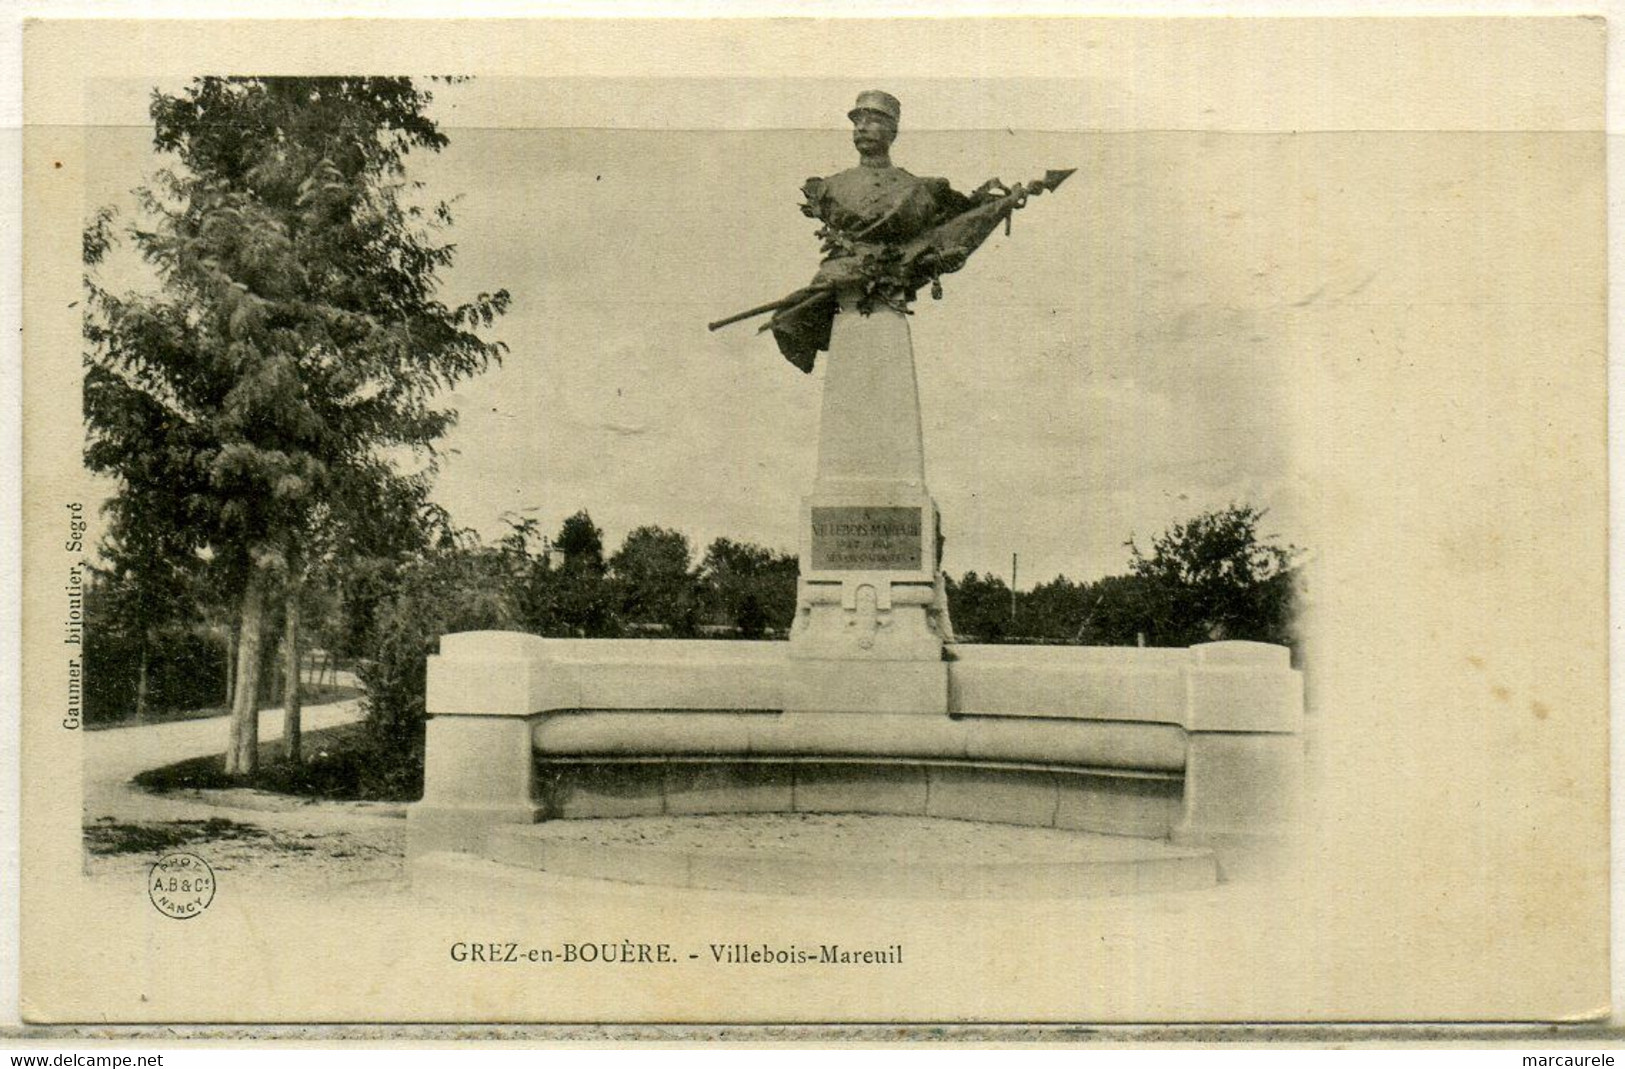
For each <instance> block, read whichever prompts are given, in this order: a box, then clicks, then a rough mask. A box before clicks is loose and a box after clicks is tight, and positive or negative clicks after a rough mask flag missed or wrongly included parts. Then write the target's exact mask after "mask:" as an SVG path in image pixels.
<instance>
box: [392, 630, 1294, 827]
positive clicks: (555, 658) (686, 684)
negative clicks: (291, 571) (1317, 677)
mask: <svg viewBox="0 0 1625 1069" xmlns="http://www.w3.org/2000/svg"><path fill="white" fill-rule="evenodd" d="M951 651H952V657H951V659H949V660H945V661H943V662H941V663H928V662H860V663H846V662H836V661H796V660H793V659H791V657H790V656H789V650H788V644H787V643H782V642H727V641H693V642H684V641H673V640H659V639H648V640H570V639H543V638H539V637H537V636H533V635H525V634H518V633H511V632H470V633H464V634H457V635H447V636H445V637H444V638H443V639H442V640H441V652H440V654H439V655H438V656H435V657H431V658H430V662H429V689H428V705H427V707H428V711H429V713H430V716H431V719H430V721H429V725H428V750H427V759H426V769H425V789H424V798H423V801H422V802H421V803H419V804H418V805H416V806H414V807H413V809H412V811H411V824H410V827H411V844H412V849H413V851H414V852H421V851H426V850H447V849H450V850H464V851H480V850H482V849H483V845H482V844H483V841H484V838H485V833H486V831H487V830H489V829H490V828H491V827H492V826H493V825H500V824H505V823H530V822H534V821H537V820H544V819H553V818H574V817H592V816H627V815H643V814H654V813H703V812H834V811H851V812H874V813H888V814H917V815H927V816H947V817H959V818H963V819H977V820H994V821H1003V822H1008V823H1019V824H1036V825H1045V826H1054V827H1064V828H1076V829H1079V830H1088V831H1105V832H1113V833H1118V834H1136V835H1146V836H1151V837H1159V838H1160V837H1166V838H1173V839H1177V840H1180V841H1183V842H1198V843H1204V844H1212V845H1224V844H1226V843H1227V842H1233V841H1237V840H1250V839H1258V838H1268V837H1270V836H1272V835H1275V834H1277V833H1278V832H1280V831H1281V830H1282V829H1283V828H1284V827H1285V825H1286V824H1287V823H1288V822H1289V820H1290V813H1291V808H1292V804H1293V799H1294V796H1295V793H1296V787H1297V785H1298V778H1299V775H1300V773H1301V755H1302V749H1301V739H1300V735H1299V732H1300V728H1301V721H1302V708H1303V698H1302V682H1301V677H1300V675H1299V673H1297V672H1295V671H1293V670H1292V668H1291V666H1290V663H1289V660H1288V653H1287V650H1286V649H1284V648H1282V647H1276V646H1267V645H1262V644H1258V643H1247V642H1220V643H1212V644H1208V645H1204V646H1197V647H1193V648H1191V649H1135V648H1117V647H1033V646H1026V647H1023V646H974V645H970V646H953V647H951Z"/></svg>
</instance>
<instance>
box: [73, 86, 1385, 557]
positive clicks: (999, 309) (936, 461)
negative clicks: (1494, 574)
mask: <svg viewBox="0 0 1625 1069" xmlns="http://www.w3.org/2000/svg"><path fill="white" fill-rule="evenodd" d="M864 87H865V86H863V85H858V84H855V83H854V84H851V85H848V84H846V83H844V82H833V81H830V82H823V81H803V82H781V83H763V82H761V81H758V82H755V83H744V82H725V81H718V82H709V81H700V80H692V81H689V82H682V81H665V82H652V81H649V80H640V81H635V82H634V81H626V82H620V81H617V80H613V79H600V80H597V81H595V82H593V83H591V85H583V84H582V82H581V81H580V80H576V81H569V80H555V81H551V82H550V81H545V80H534V81H528V82H527V81H518V80H511V79H506V80H504V79H487V80H483V81H482V80H476V81H474V82H472V83H468V84H464V85H458V86H452V87H440V88H437V89H436V90H435V92H436V96H437V100H436V104H435V114H436V115H437V116H438V117H439V118H440V119H441V120H442V122H443V125H444V129H445V131H446V132H447V133H448V135H449V136H450V138H451V144H450V146H449V147H448V148H447V149H446V150H445V151H444V152H443V153H441V154H440V155H439V156H429V155H414V156H413V157H412V158H411V160H410V170H411V174H412V176H413V177H416V178H420V179H422V180H424V181H425V182H427V183H428V186H429V191H430V192H431V193H433V194H435V195H437V196H443V197H447V198H451V197H457V198H460V199H458V201H457V203H456V205H455V209H454V210H455V215H456V226H455V228H454V230H453V232H452V237H453V239H454V240H455V241H456V243H457V245H458V246H459V258H458V262H457V266H456V268H455V269H454V270H452V271H450V272H448V273H447V274H446V277H445V281H446V286H445V295H446V296H447V298H448V299H450V300H458V299H462V298H464V297H466V296H468V295H471V294H473V293H476V292H479V291H481V290H490V289H494V288H497V287H504V288H506V289H508V290H509V291H510V293H511V294H512V295H513V306H512V310H511V312H510V313H509V314H508V316H506V317H505V318H504V319H503V320H501V321H500V323H499V325H498V326H497V328H496V329H495V330H494V331H493V332H492V333H493V336H495V337H498V338H500V339H501V340H503V341H505V342H506V343H507V344H508V346H509V347H510V350H511V351H510V354H509V355H508V357H507V359H506V360H505V361H504V363H503V366H502V367H500V368H498V369H494V370H492V371H490V372H489V373H487V374H485V375H483V376H481V377H480V378H478V379H476V380H472V381H469V382H467V383H465V384H464V385H463V386H461V387H460V388H459V389H458V390H457V391H456V392H455V394H454V395H452V396H451V397H449V399H448V400H449V402H450V403H451V404H453V405H454V406H455V407H456V408H458V409H459V411H460V412H461V421H460V423H459V425H458V427H457V428H456V430H455V431H454V432H453V433H452V434H451V435H450V437H449V438H448V440H447V442H446V446H447V448H448V450H449V452H450V456H449V457H448V459H447V460H446V462H445V464H444V467H443V470H442V474H441V477H440V480H439V483H438V490H437V497H438V498H439V500H440V501H441V502H442V503H443V504H444V505H445V506H446V507H448V508H449V509H450V510H451V512H452V514H453V516H454V517H455V519H456V521H457V522H459V523H460V524H463V525H467V526H471V527H474V528H475V529H477V530H479V531H481V532H482V533H483V534H485V535H487V536H491V535H495V534H498V533H500V532H501V530H502V527H501V520H500V518H501V516H502V515H503V514H504V513H507V512H518V511H522V510H535V511H534V512H533V513H532V514H533V515H535V516H536V517H537V519H538V520H539V521H540V523H541V525H542V527H543V529H544V530H547V531H554V530H557V527H558V524H559V522H560V521H561V520H562V519H563V518H564V517H565V516H566V515H568V514H570V513H571V512H574V511H575V510H577V509H580V508H586V509H588V510H589V511H590V512H591V513H592V516H593V518H594V519H595V520H596V521H597V522H598V523H599V525H600V526H602V527H603V528H604V529H605V533H606V540H607V542H608V543H609V544H610V545H611V546H614V545H617V544H618V543H619V541H620V539H621V538H622V537H623V536H624V535H625V534H626V533H627V532H628V531H629V530H631V529H632V528H633V527H636V526H638V525H640V524H646V523H657V524H661V525H664V526H669V527H675V528H677V529H679V530H681V531H683V532H685V533H687V534H688V535H689V536H690V538H691V539H692V540H693V542H694V545H695V549H696V552H699V551H702V550H703V547H704V546H705V544H706V543H708V542H709V541H710V540H711V539H712V538H715V537H717V536H719V535H728V536H730V537H734V538H742V539H748V540H751V541H757V542H761V543H765V544H768V545H771V546H774V547H778V548H781V549H784V550H788V551H794V549H795V547H796V544H797V538H796V530H795V523H796V516H797V501H798V498H799V496H800V495H801V494H803V493H804V492H806V490H807V489H808V488H809V486H810V483H811V480H812V475H813V467H814V462H815V449H816V442H817V420H818V404H819V390H820V385H821V380H822V368H823V364H822V362H821V363H820V368H819V371H818V372H816V373H815V374H813V375H812V376H803V375H802V374H801V373H800V372H798V371H796V370H795V369H794V368H792V367H791V366H790V365H789V364H787V363H786V362H784V360H783V359H782V358H781V357H780V356H779V355H778V352H777V350H776V348H775V347H774V345H773V342H772V340H771V338H770V337H768V336H766V335H759V334H757V333H756V331H755V327H756V323H750V324H740V325H737V326H734V327H730V328H727V329H726V330H724V331H722V332H719V333H716V334H711V333H708V332H707V331H706V328H705V324H706V323H707V322H708V321H709V320H712V319H716V318H719V317H721V316H723V315H725V314H728V313H731V312H734V311H736V310H740V309H743V308H745V307H749V306H752V305H755V304H759V303H761V302H763V301H767V300H771V299H774V298H776V297H779V296H782V295H783V294H784V293H786V292H788V291H790V290H792V289H794V288H796V287H797V286H800V285H802V284H804V283H805V282H806V281H807V279H808V278H809V277H810V276H811V275H812V272H813V271H814V269H815V268H816V266H817V260H818V250H817V243H816V241H815V239H814V238H813V236H812V234H813V230H814V229H815V224H814V223H812V222H811V221H809V220H807V219H805V218H804V217H803V216H801V214H800V213H799V211H798V210H797V202H798V199H799V196H798V189H799V187H800V185H801V183H802V181H803V180H805V179H806V178H807V177H808V176H810V175H820V174H830V173H833V172H835V171H837V170H840V169H843V168H845V167H847V166H850V165H851V164H852V163H853V162H854V155H853V152H852V149H851V145H850V141H849V135H848V124H847V122H846V120H845V117H844V115H845V111H846V109H847V108H848V107H849V106H850V102H851V97H852V96H853V95H854V94H855V92H856V91H857V89H860V88H864ZM891 88H893V89H894V90H896V91H897V92H898V95H899V96H901V97H902V98H903V108H904V122H903V131H902V135H901V137H900V138H899V140H898V142H897V144H896V145H895V146H894V149H893V158H894V160H895V162H896V163H898V164H899V165H900V166H903V167H906V168H908V169H910V170H912V171H914V172H915V173H917V174H931V175H941V176H944V177H947V178H948V179H950V180H951V181H952V182H953V183H954V185H955V186H956V187H957V188H960V189H970V188H973V187H974V186H976V185H977V184H979V183H980V182H982V181H983V180H985V179H987V178H990V177H994V176H997V177H1000V178H1002V179H1004V180H1005V181H1008V182H1014V181H1018V180H1025V179H1031V178H1035V177H1038V176H1040V175H1042V174H1043V172H1044V171H1045V170H1046V169H1048V168H1052V167H1055V168H1060V167H1076V168H1078V173H1077V174H1076V175H1075V176H1074V177H1073V178H1072V179H1071V180H1070V181H1069V182H1068V183H1067V185H1066V186H1064V187H1063V188H1062V189H1061V190H1060V191H1059V192H1058V193H1057V194H1056V195H1053V196H1045V197H1042V198H1038V199H1035V200H1033V201H1032V202H1030V203H1029V205H1028V206H1027V208H1026V209H1024V210H1023V211H1021V212H1019V213H1018V214H1017V215H1016V217H1015V225H1014V231H1013V233H1012V235H1011V236H1009V237H1006V236H1004V235H1003V233H1002V232H1001V233H997V234H995V235H994V236H993V237H992V238H990V239H989V241H988V242H987V244H986V245H985V246H984V247H983V248H982V249H981V250H980V251H979V252H978V253H977V254H976V255H975V256H974V257H973V258H972V260H971V261H970V263H969V265H968V266H967V267H966V268H965V269H964V270H963V271H961V272H960V273H958V274H956V275H953V276H949V277H948V278H946V279H945V280H944V285H945V289H946V291H947V292H946V297H945V299H944V300H942V301H940V302H936V301H931V300H929V299H928V298H926V297H925V295H924V294H922V299H921V300H920V301H919V302H918V303H917V305H916V313H917V314H916V315H915V316H914V318H913V319H912V321H911V325H912V329H913V336H914V344H915V351H916V359H917V366H918V374H919V382H920V392H921V402H922V410H923V419H924V425H925V437H926V442H925V445H926V462H927V479H928V483H929V485H930V488H931V490H932V492H933V494H934V495H935V497H936V498H937V501H938V504H939V506H940V507H941V510H942V514H943V525H944V530H945V533H946V535H947V539H948V541H947V550H946V558H945V562H944V565H945V568H946V569H947V570H948V571H950V572H951V573H953V574H956V575H957V574H960V573H963V572H965V571H967V570H976V571H994V572H997V573H999V574H1002V575H1005V576H1006V577H1008V573H1009V568H1010V558H1011V554H1012V553H1019V554H1020V556H1021V578H1020V585H1021V586H1023V587H1027V586H1030V585H1031V584H1032V583H1033V582H1035V581H1041V580H1045V579H1048V578H1051V577H1053V576H1055V575H1056V574H1060V573H1064V574H1066V575H1068V576H1070V577H1073V578H1093V577H1097V576H1099V575H1102V574H1109V573H1112V572H1118V571H1122V570H1123V568H1124V567H1125V563H1126V560H1127V553H1126V550H1125V548H1124V545H1123V544H1124V542H1125V540H1127V539H1128V538H1129V537H1130V536H1136V537H1138V538H1139V539H1140V541H1141V544H1142V545H1143V544H1145V543H1146V542H1147V540H1148V539H1149V537H1150V536H1151V535H1154V534H1156V533H1157V532H1159V531H1161V530H1162V529H1164V528H1165V527H1166V526H1168V525H1169V524H1170V523H1173V522H1176V521H1179V520H1183V519H1187V518H1189V517H1191V516H1193V515H1195V514H1197V513H1198V512H1200V511H1202V510H1204V509H1210V508H1215V507H1220V506H1223V505H1226V504H1228V503H1230V502H1238V503H1250V504H1255V505H1259V506H1263V507H1267V508H1269V509H1270V510H1271V515H1270V521H1269V527H1270V528H1271V529H1272V530H1274V531H1277V532H1279V533H1281V534H1282V535H1283V536H1284V537H1286V538H1287V539H1288V540H1291V541H1296V542H1300V543H1301V542H1304V541H1305V539H1304V538H1303V537H1302V534H1301V532H1299V531H1297V530H1295V529H1294V514H1295V511H1296V507H1297V506H1296V504H1295V494H1296V493H1298V491H1299V490H1301V487H1298V488H1297V489H1295V482H1294V479H1293V475H1292V463H1291V461H1292V450H1291V442H1290V440H1289V439H1290V433H1289V428H1288V426H1287V421H1286V420H1285V419H1283V417H1282V412H1283V408H1284V405H1285V397H1284V396H1283V393H1282V391H1283V389H1284V388H1285V384H1286V383H1287V382H1288V381H1289V379H1290V373H1291V367H1292V361H1293V355H1292V348H1293V344H1294V342H1293V340H1292V339H1293V336H1294V335H1297V334H1299V333H1300V332H1299V331H1297V330H1294V329H1289V327H1290V324H1289V323H1288V319H1290V318H1291V316H1292V315H1295V314H1296V312H1295V311H1294V310H1297V311H1301V310H1302V309H1304V308H1308V307H1311V306H1312V305H1314V304H1315V302H1317V301H1325V302H1328V303H1331V304H1335V303H1336V300H1337V299H1338V298H1340V297H1342V296H1345V295H1349V294H1356V293H1358V292H1359V291H1360V289H1361V288H1362V287H1363V286H1365V285H1366V284H1367V283H1368V282H1369V281H1370V278H1369V275H1370V272H1368V271H1366V270H1364V269H1362V268H1361V267H1360V266H1359V265H1358V264H1357V263H1349V262H1346V261H1345V260H1344V259H1342V258H1327V257H1323V256H1320V255H1318V254H1317V250H1316V249H1313V248H1306V247H1305V242H1304V239H1303V234H1302V231H1301V226H1302V224H1303V222H1304V220H1303V218H1302V213H1303V210H1304V199H1303V193H1304V182H1305V181H1306V177H1305V170H1306V162H1305V161H1306V156H1309V157H1312V160H1311V164H1314V161H1320V163H1321V164H1324V162H1325V160H1326V153H1325V151H1323V150H1322V149H1321V148H1316V147H1314V146H1317V145H1324V144H1325V142H1323V141H1317V140H1316V139H1315V138H1303V137H1294V136H1292V135H1289V134H1214V133H1189V132H1177V131H1176V132H1167V131H1164V132H1142V133H1134V132H1125V131H1117V132H1083V131H1077V132H1068V131H1064V130H1058V129H1055V127H1058V126H1061V125H1064V123H1065V121H1067V118H1068V115H1073V116H1077V118H1076V119H1075V120H1074V121H1075V122H1076V124H1077V125H1078V126H1080V127H1082V126H1087V125H1089V124H1088V122H1087V118H1088V110H1087V102H1088V100H1089V98H1090V86H1089V85H1088V84H1087V83H1086V82H1084V81H1083V80H1081V79H1079V80H1072V81H1057V80H1047V81H1043V82H1039V81H1037V80H1022V81H1007V82H1000V83H998V84H997V85H995V86H993V87H992V88H989V89H987V90H986V91H984V92H981V93H974V92H969V91H967V86H966V85H965V84H964V83H963V82H958V83H954V82H939V83H926V82H913V83H908V84H893V85H892V86H891ZM149 90H150V85H149V86H146V87H143V86H137V85H129V86H125V87H124V93H123V96H122V97H121V96H120V95H119V94H116V93H115V94H109V95H108V97H107V98H106V100H105V101H104V103H103V105H102V106H103V109H104V117H107V118H108V119H109V121H110V123H111V125H108V126H104V127H102V128H100V129H99V130H98V131H96V133H95V134H94V135H93V136H94V137H95V138H96V139H97V142H96V143H97V145H98V147H99V148H100V151H97V152H93V153H92V154H91V159H92V165H93V168H94V169H95V173H94V174H93V175H92V181H91V187H90V202H91V203H92V204H100V203H107V202H114V203H122V204H124V205H126V206H128V205H129V204H130V198H129V196H128V193H127V191H128V189H129V188H130V187H131V186H133V185H135V184H136V183H137V182H138V181H139V180H140V178H141V176H142V175H144V174H145V173H148V172H150V170H151V169H152V167H153V166H154V165H155V164H156V163H157V162H158V160H157V158H156V157H154V156H153V155H152V154H151V153H150V151H148V149H147V147H146V146H147V141H148V138H149V136H150V135H149V133H148V131H147V130H146V129H145V128H144V127H143V126H142V125H141V123H142V111H143V110H144V104H143V98H144V96H145V93H146V92H147V91H149ZM989 100H991V101H993V102H994V103H997V102H999V101H1001V100H1003V101H1005V102H1006V103H1007V105H1008V106H1007V110H1008V111H1009V113H1010V119H1011V121H1010V123H1009V124H1008V125H1006V126H1004V127H1002V128H985V127H987V125H988V123H989V122H990V118H989V117H990V115H991V114H992V111H993V110H995V109H992V108H990V106H989V104H988V102H989ZM815 116H821V117H822V118H821V120H817V119H815V118H814V117H815ZM595 117H596V120H597V121H595ZM775 117H776V118H777V119H778V120H779V122H780V125H781V126H783V127H786V128H780V129H708V130H707V129H693V128H692V127H695V126H698V125H700V124H703V123H706V122H709V123H710V124H711V125H712V126H719V127H729V126H752V125H756V126H762V125H767V119H770V118H775ZM911 118H917V121H916V123H915V124H914V125H911V123H910V120H911ZM612 124H614V125H612ZM956 124H957V125H958V126H960V127H961V128H959V129H943V127H954V126H955V125H956ZM615 125H618V126H620V127H622V128H614V126H615ZM639 125H641V126H644V127H653V126H659V127H664V129H647V128H646V129H632V128H625V127H631V126H639ZM916 126H924V127H935V128H936V129H923V130H922V129H917V128H916ZM1040 128H1042V129H1040ZM1325 136H1328V137H1343V138H1347V137H1348V136H1351V135H1325ZM1338 158H1340V154H1339V153H1337V152H1334V153H1332V156H1331V160H1332V162H1333V164H1334V165H1335V163H1336V160H1337V159H1338ZM1334 177H1335V169H1334ZM1352 218H1358V216H1357V215H1356V216H1352ZM1334 221H1335V220H1334ZM1301 325H1302V324H1301V323H1300V324H1298V326H1300V327H1301Z"/></svg>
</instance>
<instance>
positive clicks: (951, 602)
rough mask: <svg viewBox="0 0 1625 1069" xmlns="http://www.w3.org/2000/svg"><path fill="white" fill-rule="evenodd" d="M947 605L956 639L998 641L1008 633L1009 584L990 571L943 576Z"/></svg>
mask: <svg viewBox="0 0 1625 1069" xmlns="http://www.w3.org/2000/svg"><path fill="white" fill-rule="evenodd" d="M946 586H947V591H948V608H949V611H950V612H951V613H952V614H953V621H954V631H955V633H956V634H957V635H958V637H959V639H960V641H976V642H1002V641H1003V640H1004V637H1005V635H1007V634H1009V633H1010V588H1009V587H1008V586H1006V585H1005V582H1004V580H1003V579H1000V578H999V577H998V576H996V575H993V574H992V573H991V572H990V573H988V575H986V576H980V575H977V574H976V573H975V572H966V573H965V575H964V577H963V578H962V579H960V580H959V581H958V582H955V581H954V579H953V577H952V576H949V577H947V582H946Z"/></svg>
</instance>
